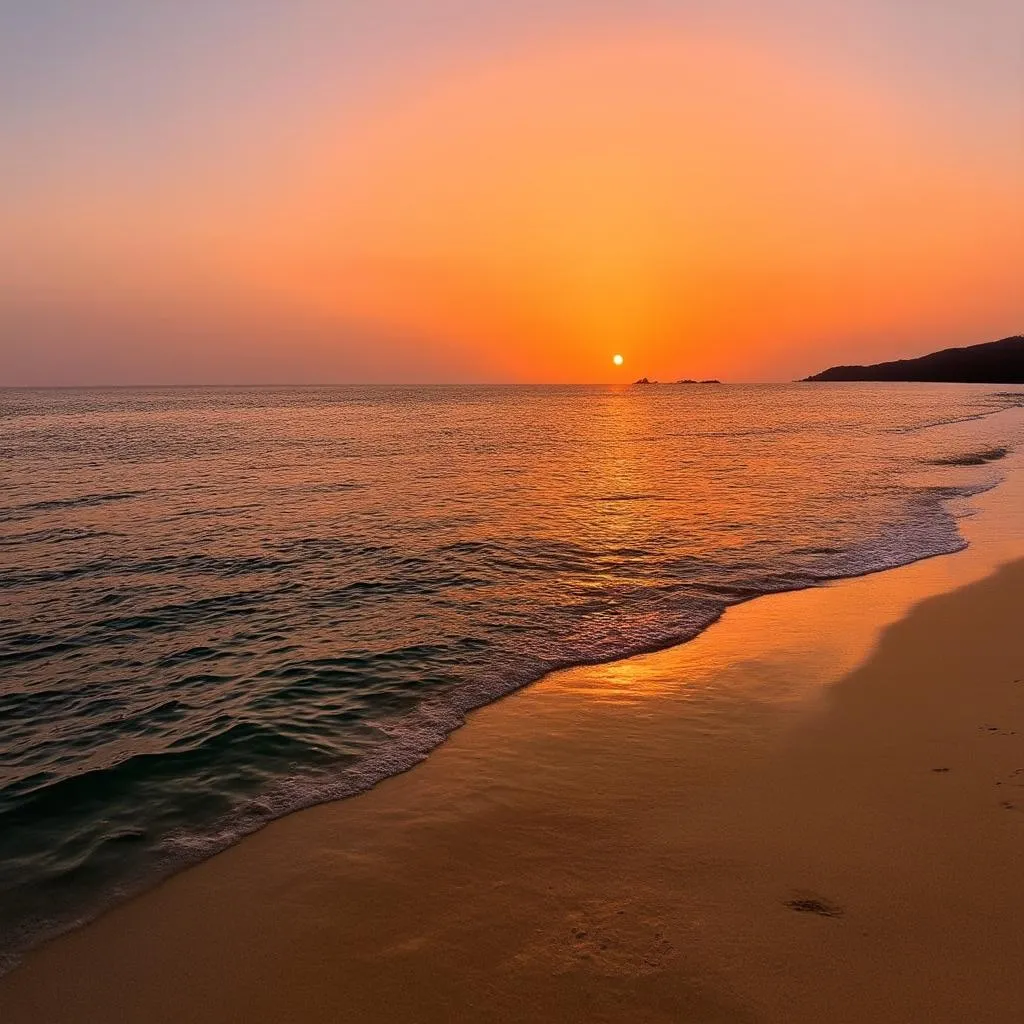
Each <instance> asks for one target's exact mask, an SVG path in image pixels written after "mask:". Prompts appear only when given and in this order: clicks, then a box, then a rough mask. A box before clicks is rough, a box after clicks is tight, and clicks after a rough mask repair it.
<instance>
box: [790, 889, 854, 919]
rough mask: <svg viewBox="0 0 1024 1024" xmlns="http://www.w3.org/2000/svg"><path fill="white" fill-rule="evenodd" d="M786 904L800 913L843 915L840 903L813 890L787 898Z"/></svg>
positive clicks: (820, 915)
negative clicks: (818, 894)
mask: <svg viewBox="0 0 1024 1024" xmlns="http://www.w3.org/2000/svg"><path fill="white" fill-rule="evenodd" d="M784 905H785V906H787V907H789V909H790V910H795V911H796V912H797V913H798V914H817V915H818V917H842V916H843V908H842V907H841V906H839V904H838V903H833V902H832V901H831V900H827V899H825V897H824V896H817V895H815V894H814V893H812V892H805V893H797V894H796V895H795V896H794V897H793V898H792V899H790V900H786V901H785V902H784Z"/></svg>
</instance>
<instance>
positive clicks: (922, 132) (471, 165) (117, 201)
mask: <svg viewBox="0 0 1024 1024" xmlns="http://www.w3.org/2000/svg"><path fill="white" fill-rule="evenodd" d="M764 7H765V5H763V4H760V3H758V2H756V0H726V2H722V3H716V4H709V3H703V2H686V0H630V2H626V0H619V2H601V0H589V2H588V0H547V2H545V3H540V2H536V0H524V2H520V3H517V4H515V5H495V4H493V3H491V2H489V0H422V2H417V0H375V2H374V3H373V4H356V3H348V2H329V0H291V2H287V3H286V2H284V0H250V2H248V3H244V4H243V3H240V2H229V0H205V2H200V0H178V2H176V3H166V4H165V3H154V4H147V5H141V4H137V3H131V2H128V0H82V2H81V3H77V4H75V5H69V4H67V3H62V2H59V0H12V2H11V3H8V4H5V5H4V6H3V8H2V9H0V91H2V95H3V96H4V99H3V101H2V103H0V163H2V166H3V167H4V168H5V171H4V185H5V187H4V196H3V199H2V200H0V203H2V205H3V210H2V211H0V213H2V217H3V222H4V225H5V229H4V231H3V232H2V234H0V386H3V385H74V384H131V383H292V382H294V383H312V384H318V383H324V384H326V383H339V384H345V383H365V382H379V383H406V382H408V383H420V382H423V383H436V382H453V383H454V382H463V381H494V382H506V381H507V382H518V381H524V382H525V381H536V382H563V381H564V382H584V383H586V382H595V383H599V382H614V381H625V380H629V379H632V378H634V377H637V376H641V375H643V376H649V377H651V378H660V379H674V378H677V377H697V378H703V377H719V378H723V379H730V380H752V379H760V380H783V379H792V378H795V377H799V376H804V375H806V374H808V373H812V372H815V371H817V370H820V369H822V368H824V367H825V366H827V365H830V364H832V363H840V362H843V363H851V362H856V363H863V362H872V361H877V360H883V359H891V358H898V357H902V356H910V355H918V354H921V353H923V352H926V351H930V350H933V349H935V348H941V347H945V346H948V345H953V344H973V343H976V342H982V341H988V340H992V339H994V338H997V337H1001V336H1003V335H1007V334H1011V333H1017V332H1019V331H1021V330H1022V329H1024V290H1022V289H1021V288H1020V267H1021V266H1022V265H1024V189H1022V187H1021V182H1022V181H1024V62H1022V60H1021V55H1020V39H1021V38H1024V5H1021V4H1020V3H1018V2H1017V0H976V2H973V3H969V2H967V0H936V2H935V3H933V4H930V5H928V6H927V9H926V10H925V11H924V12H922V8H921V5H920V4H919V3H916V2H908V0H896V2H886V0H864V2H863V3H860V4H857V5H850V4H840V3H821V2H814V0H780V2H779V3H777V4H773V5H771V8H772V9H771V11H766V10H765V9H764ZM619 352H621V353H622V354H623V356H624V366H623V367H622V368H616V367H615V366H614V365H613V364H612V356H613V354H615V353H619Z"/></svg>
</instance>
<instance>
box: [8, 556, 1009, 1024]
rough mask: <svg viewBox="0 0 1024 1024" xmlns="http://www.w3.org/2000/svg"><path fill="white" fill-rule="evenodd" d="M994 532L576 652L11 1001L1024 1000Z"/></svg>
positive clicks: (114, 1014) (191, 876)
mask: <svg viewBox="0 0 1024 1024" xmlns="http://www.w3.org/2000/svg"><path fill="white" fill-rule="evenodd" d="M981 550H983V546H982V548H979V549H978V550H972V552H969V553H967V554H964V555H956V556H951V557H949V558H943V559H934V560H931V561H929V562H926V563H919V564H918V565H915V566H910V567H907V568H905V569H901V570H897V571H895V572H891V573H884V574H881V575H879V576H874V577H869V578H865V579H860V580H852V581H846V582H844V583H841V584H839V585H836V586H831V587H827V588H824V589H821V590H815V591H808V592H803V593H799V594H787V595H779V596H775V597H770V598H765V599H762V600H758V601H754V602H751V603H750V604H748V605H745V606H742V607H740V608H737V609H733V610H732V611H730V612H729V614H728V615H726V617H725V619H724V620H723V621H722V622H721V623H719V624H718V625H716V626H714V627H713V628H712V629H711V630H709V631H708V632H707V633H705V634H704V635H703V636H701V637H700V638H698V639H697V640H696V641H694V642H693V643H691V644H687V645H685V646H683V647H680V648H676V649H674V650H671V651H666V652H663V653H660V654H655V655H649V656H645V657H642V658H636V659H632V660H630V661H625V662H620V663H617V664H615V665H609V666H603V667H597V668H586V669H576V670H572V671H568V672H563V673H559V674H556V675H553V676H551V677H549V678H548V679H546V680H544V681H542V682H541V683H540V684H538V685H536V686H534V687H531V688H529V689H528V690H526V691H523V692H521V693H519V694H516V695H514V696H513V697H510V698H508V699H507V700H505V701H502V702H500V703H499V704H497V705H494V706H492V707H490V708H486V709H484V710H482V711H481V712H479V713H477V714H476V715H474V716H473V718H472V720H471V721H470V723H469V725H468V726H467V727H466V728H465V729H463V730H461V731H460V732H458V733H457V734H456V735H455V736H453V737H452V739H451V740H450V741H449V742H448V743H447V744H446V745H445V746H444V747H443V748H441V749H440V750H438V751H437V752H435V754H433V755H432V756H431V757H430V758H429V759H428V760H427V761H426V762H425V763H424V764H422V765H421V766H419V767H418V768H416V769H415V770H413V771H412V772H410V773H408V774H407V775H405V776H402V777H399V778H396V779H392V780H389V781H388V782H386V783H384V784H382V785H381V786H379V787H377V788H376V789H375V790H373V791H372V792H370V793H368V794H365V795H364V796H361V797H358V798H355V799H352V800H348V801H344V802H342V803H338V804H332V805H327V806H323V807H319V808H314V809H312V810H310V811H305V812H302V813H300V814H296V815H293V816H291V817H289V818H287V819H285V820H283V821H280V822H278V823H275V824H274V825H272V826H270V827H269V828H267V829H265V830H264V831H263V832H261V833H259V834H258V835H255V836H253V837H251V838H249V839H247V840H245V841H243V842H242V843H241V844H239V845H238V846H237V847H235V848H233V849H231V850H229V851H227V852H226V853H224V854H221V855H220V856H218V857H215V858H214V859H213V860H211V861H209V862H208V863H206V864H203V865H201V866H199V867H197V868H195V869H192V870H190V871H187V872H185V873H183V874H181V875H179V876H177V877H175V878H173V879H171V880H170V881H169V882H167V883H165V884H164V885H162V886H160V887H159V888H158V889H156V890H154V891H153V892H151V893H149V894H147V895H145V896H143V897H142V898H140V899H137V900H135V901H133V902H131V903H129V904H128V905H126V906H123V907H121V908H119V909H117V910H115V911H113V912H111V913H109V914H107V915H106V916H105V917H103V918H102V919H100V920H99V921H98V922H96V923H95V924H93V925H91V926H89V927H87V928H84V929H82V930H80V931H78V932H75V933H73V934H71V935H68V936H65V937H64V938H61V939H59V940H57V941H55V942H53V943H51V944H49V945H47V946H45V947H44V948H42V949H41V950H39V951H37V952H36V953H34V954H32V955H31V956H30V957H29V958H28V959H27V960H26V962H25V963H24V964H23V965H22V966H21V967H20V968H19V969H17V970H16V971H14V972H13V973H12V974H11V975H9V976H8V977H7V978H5V979H3V980H2V981H0V1019H2V1021H3V1022H4V1024H23V1022H29V1021H32V1022H45V1024H58V1022H86V1021H88V1022H116V1021H132V1022H135V1021H138V1022H162V1021H198V1022H205V1021H268V1022H270V1021H273V1022H290V1021H296V1022H298V1021H302V1022H319V1021H381V1022H384V1021H387V1022H395V1024H401V1022H413V1021H416V1022H434V1021H456V1020H473V1021H576V1020H579V1021H630V1022H635V1021H666V1022H667V1021H672V1022H680V1021H683V1022H685V1021H700V1022H715V1021H736V1022H741V1021H764V1022H803V1021H807V1022H811V1021H813V1022H816V1024H817V1022H825V1021H827V1022H868V1021H870V1022H876V1021H877V1022H887V1021H892V1022H897V1021H898V1022H901V1024H907V1022H917V1021H921V1022H943V1021H956V1022H966V1021H969V1022H977V1024H981V1022H1001V1024H1002V1022H1015V1021H1021V1020H1024V630H1022V626H1021V622H1022V616H1021V599H1022V597H1024V562H1021V561H1018V562H1016V563H1014V564H1013V565H1010V566H1008V567H1005V568H1003V569H1001V570H1000V571H998V572H997V573H995V574H990V570H991V569H992V568H993V565H994V563H995V562H997V561H999V560H1000V558H999V555H1000V554H1005V553H1006V552H1005V551H1001V552H997V551H995V550H994V549H987V550H988V553H987V554H985V555H984V556H983V555H982V554H979V553H978V552H979V551H981ZM979 577H982V578H980V579H979ZM972 580H973V581H974V582H971V581H972ZM963 583H967V584H968V585H967V586H966V587H964V586H961V584H963ZM957 586H959V587H960V589H956V590H953V591H952V592H949V591H950V588H951V587H957ZM944 591H946V592H945V593H943V592H944ZM929 594H932V595H938V596H932V597H930V598H929V597H927V596H928V595H929ZM922 598H927V599H926V600H924V601H923V603H921V599H922ZM887 624H888V628H887V629H886V630H885V632H884V633H882V634H881V638H880V639H879V636H880V632H879V631H880V629H881V627H884V626H886V625H887ZM829 684H831V685H829Z"/></svg>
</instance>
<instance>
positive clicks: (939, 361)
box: [804, 334, 1024, 384]
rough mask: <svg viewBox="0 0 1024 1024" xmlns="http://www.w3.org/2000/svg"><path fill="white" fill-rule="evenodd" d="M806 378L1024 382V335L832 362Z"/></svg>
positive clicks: (937, 381) (994, 382)
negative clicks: (869, 360)
mask: <svg viewBox="0 0 1024 1024" xmlns="http://www.w3.org/2000/svg"><path fill="white" fill-rule="evenodd" d="M804 380H805V381H858V380H859V381H930V382H932V383H936V384H938V383H951V384H1024V335H1020V334H1016V335H1014V336H1013V337H1011V338H1003V339H1002V340H1001V341H990V342H987V343H985V344H983V345H969V346H967V347H966V348H947V349H943V350H942V351H941V352H932V353H931V355H927V356H921V357H920V358H919V359H897V360H895V361H894V362H891V363H875V364H874V365H873V366H832V367H830V368H829V369H827V370H824V371H822V372H821V373H816V374H815V375H814V376H813V377H805V378H804Z"/></svg>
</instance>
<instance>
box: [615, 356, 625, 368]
mask: <svg viewBox="0 0 1024 1024" xmlns="http://www.w3.org/2000/svg"><path fill="white" fill-rule="evenodd" d="M612 362H613V363H614V364H615V365H616V366H621V365H622V364H623V363H624V362H625V359H623V358H622V356H620V355H618V354H617V353H616V354H615V355H614V356H612Z"/></svg>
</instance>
